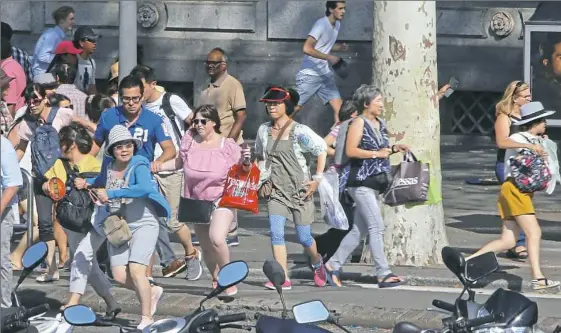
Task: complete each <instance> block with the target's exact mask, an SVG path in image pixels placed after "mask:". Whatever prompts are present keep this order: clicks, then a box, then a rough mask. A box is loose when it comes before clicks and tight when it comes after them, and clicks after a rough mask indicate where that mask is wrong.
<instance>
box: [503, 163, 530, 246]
mask: <svg viewBox="0 0 561 333" xmlns="http://www.w3.org/2000/svg"><path fill="white" fill-rule="evenodd" d="M495 175H496V176H497V179H498V180H499V183H501V184H502V183H503V182H504V181H505V164H504V163H503V162H497V163H495ZM516 246H526V235H525V234H524V232H523V231H520V236H519V237H518V241H517V242H516Z"/></svg>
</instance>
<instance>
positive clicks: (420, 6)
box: [362, 1, 448, 266]
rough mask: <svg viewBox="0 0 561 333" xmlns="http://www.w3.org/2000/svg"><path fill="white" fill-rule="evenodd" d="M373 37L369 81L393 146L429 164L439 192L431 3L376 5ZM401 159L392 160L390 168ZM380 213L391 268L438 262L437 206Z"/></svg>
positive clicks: (442, 234)
mask: <svg viewBox="0 0 561 333" xmlns="http://www.w3.org/2000/svg"><path fill="white" fill-rule="evenodd" d="M372 37H373V38H372V39H373V40H372V53H373V65H372V72H373V79H372V81H373V84H374V85H376V86H377V87H379V88H380V90H381V92H382V96H383V98H384V107H385V108H384V112H383V114H382V117H383V118H384V119H385V120H386V122H387V125H388V131H389V133H390V138H391V141H392V143H404V144H407V145H409V146H410V147H411V149H412V151H413V152H414V153H415V155H416V156H417V158H418V159H419V160H422V161H425V162H428V161H430V166H431V178H432V177H435V178H434V179H435V180H436V182H435V183H436V184H437V191H438V192H439V193H440V191H441V179H442V176H441V170H440V120H439V111H438V96H437V92H438V84H437V74H438V72H437V68H436V4H435V2H434V1H374V25H373V36H372ZM401 157H402V156H401V154H396V155H394V156H393V157H392V164H395V163H397V162H398V161H399V160H400V158H401ZM382 214H383V216H384V222H385V224H386V231H385V234H384V243H385V248H386V255H387V257H388V261H389V262H390V264H392V265H412V266H425V265H430V264H436V263H441V261H442V258H441V256H440V250H441V249H442V247H443V246H446V245H448V240H447V237H446V229H445V226H444V215H443V211H442V203H441V202H440V203H438V204H433V205H417V206H415V207H412V208H406V207H405V206H399V207H389V206H385V205H383V207H382ZM365 245H366V244H365ZM365 251H366V252H368V253H365ZM369 252H370V251H369V249H368V246H365V247H364V248H363V256H362V259H363V260H365V261H369V260H370V259H371V258H370V256H371V254H370V253H369Z"/></svg>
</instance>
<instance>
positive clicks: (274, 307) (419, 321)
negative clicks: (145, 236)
mask: <svg viewBox="0 0 561 333" xmlns="http://www.w3.org/2000/svg"><path fill="white" fill-rule="evenodd" d="M90 294H91V293H90ZM275 296H276V295H275ZM115 297H117V298H118V299H119V302H120V304H121V308H122V310H123V313H127V314H136V315H140V311H139V310H140V308H139V304H138V303H137V301H136V295H135V294H134V293H133V292H122V291H120V290H119V291H117V290H115ZM201 299H202V298H201ZM310 300H312V299H310ZM81 303H82V304H84V305H87V306H89V307H91V308H92V309H94V311H97V312H102V313H103V312H104V311H105V308H104V307H105V305H104V304H103V300H101V299H100V298H99V297H97V296H93V295H92V296H90V297H88V296H86V297H84V298H82V302H81ZM198 303H199V301H198V300H197V301H195V300H193V302H189V303H186V300H185V297H184V296H181V295H164V297H163V298H162V300H161V301H160V305H159V306H158V312H157V316H160V317H162V316H163V317H185V316H186V315H188V314H189V313H191V312H192V311H194V310H196V309H197V308H198ZM287 303H288V304H287V307H288V308H289V309H290V308H291V307H292V306H293V305H294V304H292V302H290V300H287ZM325 305H326V306H327V307H328V309H329V310H330V311H331V312H335V313H336V318H337V320H338V322H339V323H340V324H342V325H346V326H363V327H375V328H380V329H393V327H394V326H395V324H396V323H398V322H402V321H407V322H411V323H413V324H415V325H417V326H419V327H421V328H422V329H435V328H441V327H442V319H443V318H445V317H446V315H445V314H443V313H440V312H435V311H427V310H408V309H385V308H372V307H364V306H358V305H353V304H333V303H325ZM205 306H206V308H214V309H216V310H217V311H218V312H220V313H221V314H226V313H234V312H245V313H246V314H247V315H248V319H249V321H250V322H252V323H254V322H255V320H254V319H253V318H254V315H255V314H256V313H260V314H264V315H270V316H276V317H279V318H280V316H281V312H282V304H281V302H280V299H279V300H271V299H267V300H266V299H263V300H255V299H249V300H248V299H233V298H230V297H224V298H222V301H221V300H217V299H213V300H210V301H208V302H206V303H205ZM559 324H561V318H542V319H541V320H540V321H539V322H538V326H539V327H540V328H541V329H542V330H543V331H545V332H552V331H553V330H554V329H555V327H556V326H557V325H559Z"/></svg>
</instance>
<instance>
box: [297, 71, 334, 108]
mask: <svg viewBox="0 0 561 333" xmlns="http://www.w3.org/2000/svg"><path fill="white" fill-rule="evenodd" d="M296 91H298V94H299V95H300V101H299V102H298V105H300V106H302V105H304V104H306V103H307V102H308V100H309V99H310V98H312V96H314V95H315V94H317V95H318V97H319V98H320V99H321V101H322V102H323V104H327V103H329V101H331V100H333V99H338V98H341V95H340V94H339V89H337V85H336V84H335V77H334V76H333V73H329V74H326V75H309V74H302V73H298V74H296Z"/></svg>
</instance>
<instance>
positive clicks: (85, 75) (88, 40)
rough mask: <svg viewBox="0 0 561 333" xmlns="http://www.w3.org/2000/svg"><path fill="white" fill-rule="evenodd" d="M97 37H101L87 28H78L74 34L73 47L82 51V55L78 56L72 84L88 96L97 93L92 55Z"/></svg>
mask: <svg viewBox="0 0 561 333" xmlns="http://www.w3.org/2000/svg"><path fill="white" fill-rule="evenodd" d="M99 37H101V36H100V35H98V34H96V33H95V32H94V31H93V29H92V28H89V27H79V28H78V29H76V32H75V33H74V41H73V43H74V46H75V47H76V48H79V49H81V50H82V53H80V54H79V55H78V74H77V75H76V81H75V82H74V84H75V85H76V87H77V88H78V89H80V90H81V91H83V92H84V93H86V94H88V95H93V94H96V93H97V89H96V86H95V71H96V65H95V61H94V60H93V58H92V54H93V53H94V52H95V48H96V45H97V40H98V38H99Z"/></svg>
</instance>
